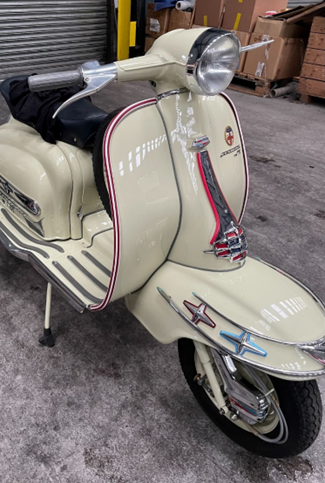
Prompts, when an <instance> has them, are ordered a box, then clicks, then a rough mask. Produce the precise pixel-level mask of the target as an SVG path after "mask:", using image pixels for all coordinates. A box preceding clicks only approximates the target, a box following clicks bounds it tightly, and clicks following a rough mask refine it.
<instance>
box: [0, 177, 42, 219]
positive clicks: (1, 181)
mask: <svg viewBox="0 0 325 483" xmlns="http://www.w3.org/2000/svg"><path fill="white" fill-rule="evenodd" d="M0 188H1V189H0V191H4V192H5V193H6V194H7V196H9V197H10V198H11V199H12V200H13V201H15V202H16V203H18V204H19V205H20V206H21V207H22V208H25V210H26V211H29V213H31V214H32V215H36V216H39V215H40V214H41V209H40V207H39V205H38V203H37V201H35V200H33V199H32V198H29V197H28V196H26V195H24V194H23V193H22V192H21V191H19V190H18V189H17V188H16V187H15V186H14V185H12V184H11V183H9V181H7V180H6V179H5V178H4V177H3V176H1V175H0Z"/></svg>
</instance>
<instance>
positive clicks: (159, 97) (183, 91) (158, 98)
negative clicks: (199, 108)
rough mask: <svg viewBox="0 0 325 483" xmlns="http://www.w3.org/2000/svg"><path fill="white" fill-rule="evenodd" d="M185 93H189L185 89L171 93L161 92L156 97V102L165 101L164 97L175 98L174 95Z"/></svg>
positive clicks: (173, 90) (174, 90)
mask: <svg viewBox="0 0 325 483" xmlns="http://www.w3.org/2000/svg"><path fill="white" fill-rule="evenodd" d="M185 92H189V90H188V89H186V87H181V88H180V89H172V90H171V91H166V92H162V93H161V94H158V95H157V101H160V100H161V99H165V98H166V97H169V96H175V95H176V94H183V93H185Z"/></svg>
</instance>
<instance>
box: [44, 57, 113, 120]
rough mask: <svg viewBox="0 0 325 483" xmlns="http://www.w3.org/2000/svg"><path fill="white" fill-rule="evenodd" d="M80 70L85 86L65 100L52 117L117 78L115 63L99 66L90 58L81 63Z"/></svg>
mask: <svg viewBox="0 0 325 483" xmlns="http://www.w3.org/2000/svg"><path fill="white" fill-rule="evenodd" d="M80 70H81V72H82V74H83V79H84V84H85V85H86V87H85V88H84V89H83V90H82V91H80V92H77V94H75V95H74V96H72V97H70V99H68V100H67V101H65V102H64V103H63V104H61V106H60V107H59V108H58V109H57V110H56V111H55V113H54V114H53V119H55V118H56V117H57V115H58V114H59V112H61V111H62V110H63V109H65V108H66V107H68V106H70V104H73V103H74V102H76V101H79V100H80V99H83V98H84V97H88V96H91V95H92V94H96V92H99V91H100V90H102V89H103V88H104V87H105V86H106V85H107V84H109V83H110V82H113V81H114V80H115V79H116V78H117V67H116V65H115V64H109V65H104V66H101V65H100V63H99V62H98V61H97V60H91V61H89V62H86V63H85V64H82V66H81V67H80Z"/></svg>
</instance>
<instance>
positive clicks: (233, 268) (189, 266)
mask: <svg viewBox="0 0 325 483" xmlns="http://www.w3.org/2000/svg"><path fill="white" fill-rule="evenodd" d="M170 251H171V250H170ZM167 260H168V262H170V263H175V264H176V265H180V266H181V267H186V268H191V269H192V270H201V271H202V272H213V273H228V272H234V271H235V270H240V269H241V268H242V267H243V266H244V265H245V263H246V260H243V261H242V265H238V266H230V268H227V269H225V270H214V269H212V268H201V267H192V266H191V265H185V264H184V263H180V262H175V261H174V260H170V259H169V258H168V259H167Z"/></svg>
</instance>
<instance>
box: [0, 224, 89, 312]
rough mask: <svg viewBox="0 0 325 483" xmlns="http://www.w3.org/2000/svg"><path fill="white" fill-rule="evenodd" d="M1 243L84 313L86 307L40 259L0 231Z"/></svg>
mask: <svg viewBox="0 0 325 483" xmlns="http://www.w3.org/2000/svg"><path fill="white" fill-rule="evenodd" d="M0 243H1V244H2V245H3V247H4V248H5V249H6V250H8V252H9V253H10V254H11V255H13V256H14V257H16V258H19V259H20V260H24V261H25V262H29V263H30V264H31V266H32V267H33V268H34V269H35V270H36V272H37V273H39V274H40V275H41V276H42V277H43V278H44V279H45V280H46V281H47V282H49V283H50V284H51V285H53V287H55V288H56V289H57V290H58V292H59V293H60V294H61V295H62V297H63V298H64V299H65V300H66V301H67V302H69V304H70V305H71V306H72V307H73V308H74V309H75V310H77V311H78V312H80V313H82V312H83V311H84V310H85V308H86V305H85V304H84V303H83V302H81V300H80V299H79V298H78V297H77V296H76V295H75V294H74V293H72V292H71V291H70V290H69V289H68V288H67V287H66V286H65V285H63V283H62V282H61V281H60V280H58V279H56V278H55V277H54V275H53V273H52V272H50V271H49V270H48V268H46V267H45V266H44V265H43V264H42V263H41V262H40V260H39V259H38V258H36V257H35V255H34V254H33V253H31V252H27V251H25V250H22V249H20V248H18V247H16V246H15V245H13V244H12V242H11V240H10V239H9V238H7V237H6V235H5V234H4V233H3V232H1V230H0Z"/></svg>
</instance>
